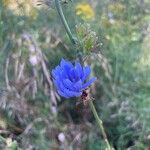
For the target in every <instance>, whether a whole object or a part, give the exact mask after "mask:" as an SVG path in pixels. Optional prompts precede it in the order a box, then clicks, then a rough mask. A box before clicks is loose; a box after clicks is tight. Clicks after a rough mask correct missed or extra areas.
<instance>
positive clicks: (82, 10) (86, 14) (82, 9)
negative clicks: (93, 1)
mask: <svg viewBox="0 0 150 150" xmlns="http://www.w3.org/2000/svg"><path fill="white" fill-rule="evenodd" d="M76 14H77V15H79V16H81V17H82V19H84V20H89V19H94V17H95V12H94V10H93V8H92V7H91V5H90V4H88V3H79V4H77V6H76Z"/></svg>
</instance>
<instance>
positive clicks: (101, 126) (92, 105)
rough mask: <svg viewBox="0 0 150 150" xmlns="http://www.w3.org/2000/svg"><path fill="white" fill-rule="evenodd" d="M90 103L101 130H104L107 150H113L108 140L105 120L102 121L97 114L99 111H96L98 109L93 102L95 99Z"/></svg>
mask: <svg viewBox="0 0 150 150" xmlns="http://www.w3.org/2000/svg"><path fill="white" fill-rule="evenodd" d="M89 103H90V108H91V110H92V112H93V115H94V117H95V119H96V121H97V124H98V126H99V128H100V130H101V132H102V135H103V138H104V140H105V142H106V146H107V150H112V149H111V146H110V144H109V141H108V138H107V135H106V132H105V129H104V126H103V122H102V120H101V119H100V118H99V116H98V114H97V111H96V109H95V106H94V104H93V101H92V100H90V102H89Z"/></svg>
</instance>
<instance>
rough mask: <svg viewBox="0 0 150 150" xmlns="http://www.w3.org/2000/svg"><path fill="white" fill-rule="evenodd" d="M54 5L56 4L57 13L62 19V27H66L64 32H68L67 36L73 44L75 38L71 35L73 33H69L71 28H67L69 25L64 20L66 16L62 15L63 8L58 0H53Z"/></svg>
mask: <svg viewBox="0 0 150 150" xmlns="http://www.w3.org/2000/svg"><path fill="white" fill-rule="evenodd" d="M55 5H56V9H57V11H58V14H59V16H60V18H61V21H62V23H63V25H64V27H65V29H66V32H67V34H68V36H69V38H70V40H71V42H72V43H73V44H76V40H75V38H74V37H73V35H72V33H71V30H70V28H69V25H68V23H67V21H66V18H65V16H64V13H63V10H62V7H61V4H60V0H55Z"/></svg>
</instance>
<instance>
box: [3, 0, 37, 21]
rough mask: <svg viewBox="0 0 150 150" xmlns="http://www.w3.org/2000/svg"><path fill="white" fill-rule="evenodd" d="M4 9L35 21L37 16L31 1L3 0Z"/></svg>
mask: <svg viewBox="0 0 150 150" xmlns="http://www.w3.org/2000/svg"><path fill="white" fill-rule="evenodd" d="M3 4H4V6H5V7H6V8H8V9H10V10H11V11H12V12H13V13H14V14H15V15H19V16H29V17H32V18H33V19H35V18H36V17H37V15H38V12H37V9H36V8H35V7H34V4H33V0H3Z"/></svg>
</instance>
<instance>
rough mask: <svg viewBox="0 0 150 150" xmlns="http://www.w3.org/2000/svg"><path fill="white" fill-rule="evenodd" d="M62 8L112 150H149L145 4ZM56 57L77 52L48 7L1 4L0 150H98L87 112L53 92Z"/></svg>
mask: <svg viewBox="0 0 150 150" xmlns="http://www.w3.org/2000/svg"><path fill="white" fill-rule="evenodd" d="M62 6H63V10H64V13H65V15H66V18H67V20H68V23H69V25H70V27H71V30H72V32H73V33H74V34H76V35H77V37H78V38H79V39H80V41H81V44H82V45H84V46H83V47H84V48H83V49H81V53H82V55H84V56H88V57H87V63H89V64H91V66H92V68H93V74H94V75H95V76H97V78H98V81H97V83H96V84H95V86H93V87H92V93H93V97H94V99H95V100H94V103H95V105H96V107H97V110H98V112H99V115H100V116H101V118H102V120H103V122H104V126H105V130H106V132H107V135H108V139H109V141H110V143H111V145H112V146H113V147H114V149H116V150H126V149H128V150H149V149H150V115H149V114H150V2H149V1H148V0H108V1H104V0H95V1H92V0H84V1H73V2H70V1H69V0H68V1H64V0H62ZM75 27H76V28H75ZM93 45H94V47H93ZM78 48H80V46H78ZM62 57H63V58H66V59H69V60H74V59H76V51H75V47H73V46H72V45H71V43H70V41H69V39H68V36H67V34H66V32H65V29H64V27H63V26H62V24H61V21H60V18H59V17H58V14H57V12H56V10H55V6H54V1H52V0H41V1H36V0H34V1H32V0H19V1H16V0H2V1H0V69H1V72H0V135H1V138H0V149H11V150H15V149H19V150H20V149H23V150H24V149H25V150H26V149H27V150H30V149H31V150H32V149H37V150H49V149H50V150H55V149H56V150H57V149H64V150H71V149H73V150H105V143H104V141H103V138H102V136H101V133H99V130H98V128H97V125H96V124H95V121H94V118H93V116H92V114H91V112H90V110H89V108H83V106H81V107H77V106H76V100H75V99H71V100H64V99H63V98H60V97H59V96H58V95H57V93H56V91H55V89H54V87H53V84H52V81H51V78H50V72H51V70H52V69H53V68H54V67H55V66H56V65H57V64H58V63H59V61H60V59H61V58H62Z"/></svg>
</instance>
